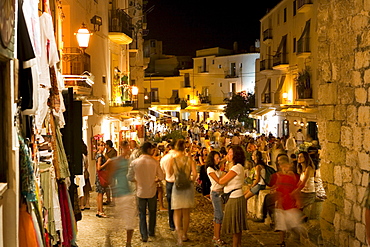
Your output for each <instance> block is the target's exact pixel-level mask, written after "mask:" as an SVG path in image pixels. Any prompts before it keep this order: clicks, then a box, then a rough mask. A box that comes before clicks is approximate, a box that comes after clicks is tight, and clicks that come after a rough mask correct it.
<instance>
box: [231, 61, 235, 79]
mask: <svg viewBox="0 0 370 247" xmlns="http://www.w3.org/2000/svg"><path fill="white" fill-rule="evenodd" d="M230 76H231V77H235V76H236V64H235V63H231V64H230Z"/></svg>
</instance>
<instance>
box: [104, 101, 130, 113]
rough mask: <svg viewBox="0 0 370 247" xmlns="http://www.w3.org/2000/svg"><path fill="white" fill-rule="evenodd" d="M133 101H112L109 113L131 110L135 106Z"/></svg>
mask: <svg viewBox="0 0 370 247" xmlns="http://www.w3.org/2000/svg"><path fill="white" fill-rule="evenodd" d="M133 105H134V104H133V101H131V100H129V101H124V102H122V103H116V102H113V101H112V102H110V104H109V113H118V114H119V113H123V112H129V111H131V110H132V109H133V108H134V107H133Z"/></svg>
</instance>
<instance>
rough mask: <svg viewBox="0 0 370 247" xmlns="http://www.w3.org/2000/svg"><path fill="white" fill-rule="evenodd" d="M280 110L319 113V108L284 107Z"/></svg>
mask: <svg viewBox="0 0 370 247" xmlns="http://www.w3.org/2000/svg"><path fill="white" fill-rule="evenodd" d="M280 112H301V113H317V112H318V109H317V108H286V109H282V110H281V111H280Z"/></svg>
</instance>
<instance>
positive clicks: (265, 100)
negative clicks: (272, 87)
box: [262, 93, 271, 104]
mask: <svg viewBox="0 0 370 247" xmlns="http://www.w3.org/2000/svg"><path fill="white" fill-rule="evenodd" d="M262 103H263V104H270V103H271V93H264V94H263V95H262Z"/></svg>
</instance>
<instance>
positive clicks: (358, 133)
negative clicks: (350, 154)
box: [353, 127, 364, 152]
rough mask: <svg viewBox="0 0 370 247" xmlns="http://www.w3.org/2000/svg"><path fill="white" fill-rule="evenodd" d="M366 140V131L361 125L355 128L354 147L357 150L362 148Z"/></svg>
mask: <svg viewBox="0 0 370 247" xmlns="http://www.w3.org/2000/svg"><path fill="white" fill-rule="evenodd" d="M363 142H364V131H363V128H361V127H354V128H353V149H354V150H355V151H358V152H359V151H361V150H362V144H363Z"/></svg>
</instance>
